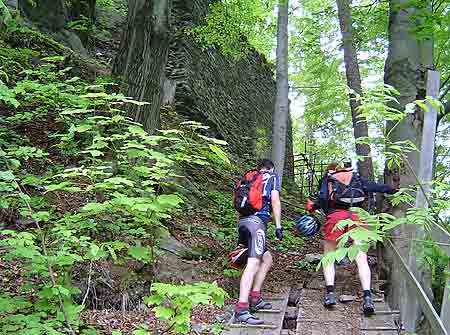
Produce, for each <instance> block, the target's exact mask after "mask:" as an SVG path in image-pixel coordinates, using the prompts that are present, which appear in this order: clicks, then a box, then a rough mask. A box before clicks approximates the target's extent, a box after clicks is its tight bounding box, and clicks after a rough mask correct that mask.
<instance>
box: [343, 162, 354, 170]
mask: <svg viewBox="0 0 450 335" xmlns="http://www.w3.org/2000/svg"><path fill="white" fill-rule="evenodd" d="M351 167H352V162H344V168H346V169H347V168H351Z"/></svg>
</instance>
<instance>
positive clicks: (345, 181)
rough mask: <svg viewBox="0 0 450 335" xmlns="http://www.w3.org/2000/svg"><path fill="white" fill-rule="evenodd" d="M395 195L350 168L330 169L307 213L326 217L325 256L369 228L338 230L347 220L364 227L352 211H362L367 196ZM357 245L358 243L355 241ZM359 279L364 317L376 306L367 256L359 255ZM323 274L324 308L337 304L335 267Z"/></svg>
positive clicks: (362, 253)
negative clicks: (347, 236) (350, 235)
mask: <svg viewBox="0 0 450 335" xmlns="http://www.w3.org/2000/svg"><path fill="white" fill-rule="evenodd" d="M375 192H381V193H389V194H392V193H395V192H396V189H394V188H393V187H391V186H389V185H386V184H379V183H375V182H371V181H369V180H367V179H364V178H362V177H361V176H359V175H358V174H357V173H355V172H353V170H352V168H351V166H350V167H349V166H348V164H347V166H346V167H345V168H339V167H338V166H337V164H330V165H329V166H328V171H327V174H326V175H325V176H324V177H323V179H322V181H321V184H320V190H319V197H318V199H317V200H316V201H315V202H313V201H312V200H310V199H308V202H307V204H306V209H307V210H308V211H310V212H314V211H315V210H317V209H322V210H323V211H324V212H325V214H326V220H325V225H324V227H323V233H324V254H327V253H329V252H332V251H334V250H336V247H337V243H338V240H339V238H340V237H341V236H342V235H343V234H345V233H346V232H348V231H349V230H352V229H354V228H357V227H363V228H367V226H365V225H363V224H355V225H353V226H347V227H345V228H343V229H335V226H336V225H337V223H338V222H340V221H342V220H348V219H350V220H351V221H354V222H358V223H361V220H360V219H359V217H358V213H357V212H355V211H351V210H349V208H350V207H361V206H362V204H363V202H364V200H365V199H366V198H367V194H368V193H375ZM353 243H358V241H353ZM355 260H356V264H357V266H358V272H359V278H360V281H361V286H362V289H363V312H364V314H365V315H371V314H373V313H374V304H373V301H372V296H371V272H370V267H369V264H368V262H367V254H366V253H365V252H363V251H360V252H359V253H358V254H357V256H356V259H355ZM323 274H324V277H325V283H326V294H325V298H324V306H325V307H329V306H333V305H335V304H336V294H335V286H334V279H335V266H334V264H329V265H327V266H324V268H323Z"/></svg>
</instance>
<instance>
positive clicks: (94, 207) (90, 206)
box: [81, 202, 109, 214]
mask: <svg viewBox="0 0 450 335" xmlns="http://www.w3.org/2000/svg"><path fill="white" fill-rule="evenodd" d="M108 207H109V204H108V203H98V202H90V203H87V204H86V205H84V206H83V208H81V210H82V211H83V212H92V214H99V213H102V212H104V211H105V210H106V209H107V208H108Z"/></svg>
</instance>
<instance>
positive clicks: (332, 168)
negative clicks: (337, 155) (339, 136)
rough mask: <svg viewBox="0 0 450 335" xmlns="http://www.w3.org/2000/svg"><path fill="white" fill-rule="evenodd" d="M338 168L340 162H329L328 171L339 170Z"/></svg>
mask: <svg viewBox="0 0 450 335" xmlns="http://www.w3.org/2000/svg"><path fill="white" fill-rule="evenodd" d="M337 168H338V163H335V162H333V163H330V164H328V166H327V171H329V170H337Z"/></svg>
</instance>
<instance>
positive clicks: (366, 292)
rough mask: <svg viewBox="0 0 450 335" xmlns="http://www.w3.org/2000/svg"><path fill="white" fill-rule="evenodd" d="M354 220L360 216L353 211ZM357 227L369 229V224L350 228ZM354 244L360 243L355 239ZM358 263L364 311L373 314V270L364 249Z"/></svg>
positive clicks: (359, 254)
mask: <svg viewBox="0 0 450 335" xmlns="http://www.w3.org/2000/svg"><path fill="white" fill-rule="evenodd" d="M352 220H353V221H355V222H358V221H359V218H358V217H357V213H355V212H353V215H352ZM356 228H363V229H368V227H367V225H364V224H362V225H355V226H353V227H351V228H350V230H352V229H356ZM353 244H355V245H358V244H359V242H358V241H353ZM355 261H356V265H357V266H358V274H359V280H360V281H361V287H362V289H363V312H364V314H365V315H372V314H373V313H374V311H375V307H374V304H373V301H372V294H371V277H372V274H371V271H370V266H369V262H368V261H367V253H365V252H364V251H361V250H360V251H359V252H358V254H357V255H356V258H355Z"/></svg>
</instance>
